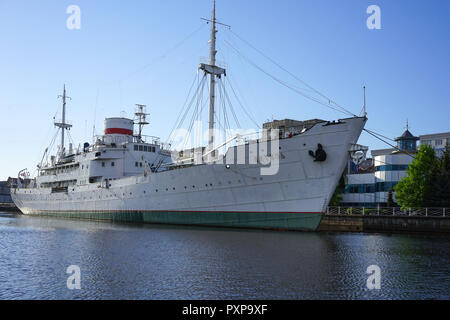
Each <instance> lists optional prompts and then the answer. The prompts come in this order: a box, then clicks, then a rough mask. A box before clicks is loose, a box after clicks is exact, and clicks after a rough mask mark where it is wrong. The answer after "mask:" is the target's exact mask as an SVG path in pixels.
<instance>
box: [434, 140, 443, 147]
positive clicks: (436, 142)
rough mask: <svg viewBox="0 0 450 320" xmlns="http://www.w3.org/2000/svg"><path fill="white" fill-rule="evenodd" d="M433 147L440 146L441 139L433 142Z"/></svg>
mask: <svg viewBox="0 0 450 320" xmlns="http://www.w3.org/2000/svg"><path fill="white" fill-rule="evenodd" d="M434 145H436V146H442V139H437V140H436V141H435V142H434Z"/></svg>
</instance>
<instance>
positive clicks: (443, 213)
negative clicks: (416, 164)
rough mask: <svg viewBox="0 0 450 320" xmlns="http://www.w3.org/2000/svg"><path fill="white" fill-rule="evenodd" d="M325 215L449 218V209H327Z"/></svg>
mask: <svg viewBox="0 0 450 320" xmlns="http://www.w3.org/2000/svg"><path fill="white" fill-rule="evenodd" d="M325 214H326V215H358V216H409V217H446V218H450V208H409V209H407V210H403V209H402V208H398V207H393V208H383V207H377V208H363V207H328V208H327V211H326V212H325Z"/></svg>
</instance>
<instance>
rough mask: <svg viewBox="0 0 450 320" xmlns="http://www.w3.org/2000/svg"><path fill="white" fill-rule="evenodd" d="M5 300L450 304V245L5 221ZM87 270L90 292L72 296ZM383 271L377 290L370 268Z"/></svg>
mask: <svg viewBox="0 0 450 320" xmlns="http://www.w3.org/2000/svg"><path fill="white" fill-rule="evenodd" d="M0 239H1V240H0V299H449V298H450V293H449V291H448V288H449V287H450V275H449V273H448V265H449V264H450V238H449V237H424V236H408V235H393V236H388V235H368V234H325V233H290V232H260V231H243V230H228V229H201V228H178V227H165V226H160V227H158V226H148V225H137V226H136V225H125V224H109V223H95V222H84V221H70V220H60V219H58V220H56V219H47V218H36V217H26V216H17V215H12V214H6V213H5V214H0ZM70 265H78V266H79V267H80V270H81V290H69V289H67V278H68V277H69V275H68V274H67V273H66V270H67V267H68V266H70ZM370 265H378V266H379V267H380V268H381V290H369V289H367V286H366V283H367V278H368V277H369V275H367V274H366V270H367V267H369V266H370Z"/></svg>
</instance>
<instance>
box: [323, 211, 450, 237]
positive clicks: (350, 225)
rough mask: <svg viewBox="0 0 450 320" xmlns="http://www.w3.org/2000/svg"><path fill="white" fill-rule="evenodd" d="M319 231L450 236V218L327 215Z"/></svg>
mask: <svg viewBox="0 0 450 320" xmlns="http://www.w3.org/2000/svg"><path fill="white" fill-rule="evenodd" d="M318 231H331V232H376V233H384V232H386V233H446V234H450V217H447V216H446V217H423V216H420V217H414V216H370V215H366V216H361V215H325V216H324V217H323V218H322V221H321V224H320V226H319V229H318Z"/></svg>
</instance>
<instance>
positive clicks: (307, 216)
mask: <svg viewBox="0 0 450 320" xmlns="http://www.w3.org/2000/svg"><path fill="white" fill-rule="evenodd" d="M33 215H37V216H43V217H44V216H45V217H57V218H66V219H80V220H92V221H110V222H118V223H142V224H163V225H179V226H200V227H218V228H245V229H262V230H286V231H315V230H316V229H317V227H318V226H319V224H320V221H321V219H322V213H320V212H317V213H315V212H221V211H210V212H200V211H196V212H195V211H86V212H81V211H63V212H51V211H41V212H36V213H34V214H33Z"/></svg>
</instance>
